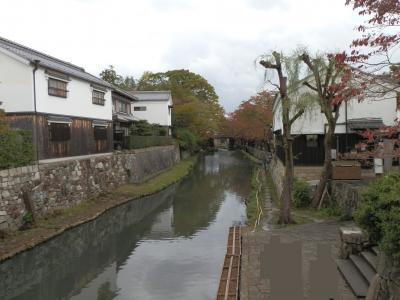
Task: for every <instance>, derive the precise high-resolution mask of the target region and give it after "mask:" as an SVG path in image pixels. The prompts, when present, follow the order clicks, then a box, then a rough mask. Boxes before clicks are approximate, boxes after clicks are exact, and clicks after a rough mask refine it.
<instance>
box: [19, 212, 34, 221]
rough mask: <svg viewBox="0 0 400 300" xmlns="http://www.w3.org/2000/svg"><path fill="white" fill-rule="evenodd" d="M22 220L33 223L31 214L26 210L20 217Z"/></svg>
mask: <svg viewBox="0 0 400 300" xmlns="http://www.w3.org/2000/svg"><path fill="white" fill-rule="evenodd" d="M22 222H23V223H24V224H32V223H33V215H32V213H31V212H30V211H28V212H26V213H25V214H24V215H23V217H22Z"/></svg>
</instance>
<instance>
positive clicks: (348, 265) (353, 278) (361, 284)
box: [336, 259, 368, 298]
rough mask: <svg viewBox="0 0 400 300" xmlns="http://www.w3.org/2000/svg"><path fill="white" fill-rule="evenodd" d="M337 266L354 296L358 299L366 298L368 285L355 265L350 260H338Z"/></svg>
mask: <svg viewBox="0 0 400 300" xmlns="http://www.w3.org/2000/svg"><path fill="white" fill-rule="evenodd" d="M336 264H337V267H338V269H339V272H340V273H341V274H342V275H343V277H344V279H345V280H346V282H347V284H348V285H349V286H350V288H351V290H352V291H353V293H354V295H355V296H356V297H357V298H364V297H366V296H367V292H368V284H367V282H366V280H365V279H364V277H363V276H362V275H361V273H360V271H359V270H358V269H357V268H356V266H355V265H354V263H353V262H352V261H351V260H349V259H338V260H336Z"/></svg>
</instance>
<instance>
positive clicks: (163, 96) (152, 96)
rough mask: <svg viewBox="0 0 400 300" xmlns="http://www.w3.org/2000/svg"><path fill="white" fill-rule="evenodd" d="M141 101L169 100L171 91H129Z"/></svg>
mask: <svg viewBox="0 0 400 300" xmlns="http://www.w3.org/2000/svg"><path fill="white" fill-rule="evenodd" d="M129 93H131V94H132V95H133V96H135V97H136V98H138V100H139V101H168V100H169V99H170V98H171V91H131V92H129Z"/></svg>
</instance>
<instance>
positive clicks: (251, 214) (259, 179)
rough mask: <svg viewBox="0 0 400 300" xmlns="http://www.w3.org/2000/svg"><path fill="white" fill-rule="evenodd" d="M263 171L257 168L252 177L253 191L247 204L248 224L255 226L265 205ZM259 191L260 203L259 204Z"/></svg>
mask: <svg viewBox="0 0 400 300" xmlns="http://www.w3.org/2000/svg"><path fill="white" fill-rule="evenodd" d="M263 180H264V178H263V176H262V169H261V168H260V167H259V166H255V167H254V170H253V173H252V176H251V191H250V196H249V198H248V201H247V203H246V214H247V223H248V224H251V225H254V224H255V223H256V222H257V219H258V217H259V214H260V210H262V206H263V203H264V186H263ZM257 191H258V202H257Z"/></svg>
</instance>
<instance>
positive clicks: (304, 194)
mask: <svg viewBox="0 0 400 300" xmlns="http://www.w3.org/2000/svg"><path fill="white" fill-rule="evenodd" d="M310 204H311V197H310V185H309V184H308V183H307V182H305V181H302V180H299V179H295V181H294V184H293V205H294V207H296V208H305V207H309V206H310Z"/></svg>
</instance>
